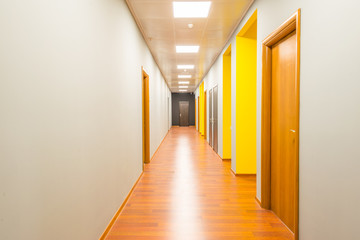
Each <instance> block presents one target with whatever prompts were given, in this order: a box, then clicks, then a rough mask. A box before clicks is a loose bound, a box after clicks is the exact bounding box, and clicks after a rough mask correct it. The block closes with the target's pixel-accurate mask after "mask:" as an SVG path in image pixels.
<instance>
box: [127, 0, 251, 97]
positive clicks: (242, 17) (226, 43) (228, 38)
mask: <svg viewBox="0 0 360 240" xmlns="http://www.w3.org/2000/svg"><path fill="white" fill-rule="evenodd" d="M126 1H127V0H126ZM254 1H255V0H252V1H251V2H250V3H249V6H248V7H247V8H246V10H245V12H244V13H243V15H242V16H241V17H240V18H239V20H238V21H237V23H236V25H235V27H234V29H233V30H232V31H231V32H230V34H229V36H228V37H227V39H226V41H225V44H224V46H223V47H222V49H221V51H220V52H219V53H218V54H217V55H216V56H215V57H214V59H213V60H212V62H211V64H210V67H209V69H208V70H207V71H206V72H205V74H204V75H203V77H202V79H201V81H200V82H199V83H198V85H196V87H195V91H194V93H195V92H196V90H197V89H198V88H199V86H200V84H201V83H202V82H203V81H204V79H205V77H206V76H207V75H208V73H209V71H210V69H211V68H212V67H213V65H214V63H215V62H216V60H217V59H218V58H219V56H220V55H221V53H222V52H223V51H224V49H225V47H226V46H227V45H228V43H229V41H230V39H231V37H232V36H233V34H234V32H235V30H236V29H237V28H238V27H239V25H240V23H241V22H242V20H243V19H244V17H245V15H246V14H247V13H248V11H249V9H250V7H251V6H252V5H253V3H254Z"/></svg>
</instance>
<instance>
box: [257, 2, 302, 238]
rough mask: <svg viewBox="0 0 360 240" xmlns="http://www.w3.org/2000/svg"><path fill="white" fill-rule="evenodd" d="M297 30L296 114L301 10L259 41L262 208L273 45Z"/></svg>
mask: <svg viewBox="0 0 360 240" xmlns="http://www.w3.org/2000/svg"><path fill="white" fill-rule="evenodd" d="M293 31H296V48H297V49H296V51H297V52H296V54H297V56H296V69H295V81H296V86H295V87H296V91H295V94H296V96H295V99H296V101H297V103H296V111H297V113H298V117H299V103H300V99H299V93H300V91H299V90H300V88H299V87H300V9H298V10H297V11H296V12H295V13H294V14H293V15H292V16H291V17H290V18H289V19H287V20H286V21H285V22H284V23H283V24H281V26H280V27H278V28H277V29H276V30H275V31H274V32H272V33H271V34H270V35H269V36H268V37H267V38H266V39H265V40H264V41H263V42H262V105H261V207H263V208H266V209H270V207H271V182H270V181H271V175H270V174H271V152H270V151H271V146H270V144H271V133H270V127H271V125H270V124H271V122H270V121H271V84H272V83H271V81H272V80H271V77H272V75H271V74H272V73H271V69H272V66H271V62H272V56H271V54H272V46H274V45H275V44H276V43H278V42H279V41H280V40H282V39H284V38H285V37H287V36H288V35H289V34H290V33H292V32H293ZM295 131H296V133H295V155H296V157H295V174H294V176H295V215H294V216H295V228H294V229H295V230H294V235H295V240H297V239H299V120H298V121H297V123H296V126H295Z"/></svg>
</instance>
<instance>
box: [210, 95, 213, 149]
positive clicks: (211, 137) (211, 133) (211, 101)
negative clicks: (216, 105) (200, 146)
mask: <svg viewBox="0 0 360 240" xmlns="http://www.w3.org/2000/svg"><path fill="white" fill-rule="evenodd" d="M212 95H213V91H212V89H211V90H210V91H209V144H210V146H211V147H212V146H213V127H212V115H213V111H212V105H213V97H212Z"/></svg>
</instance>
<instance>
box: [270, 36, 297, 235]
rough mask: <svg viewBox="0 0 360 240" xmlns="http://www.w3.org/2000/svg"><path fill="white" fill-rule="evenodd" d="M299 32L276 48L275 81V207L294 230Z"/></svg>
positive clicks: (272, 124) (277, 213)
mask: <svg viewBox="0 0 360 240" xmlns="http://www.w3.org/2000/svg"><path fill="white" fill-rule="evenodd" d="M295 65H296V34H295V32H293V33H291V34H289V35H288V36H287V37H285V38H284V39H282V40H281V41H280V42H279V43H277V44H276V45H274V46H273V47H272V71H271V72H272V73H271V74H272V77H271V79H272V83H271V85H272V86H271V130H270V132H271V140H270V141H271V150H270V152H271V180H270V181H271V193H270V195H271V203H270V204H271V210H272V211H273V212H274V213H275V214H276V215H277V216H278V217H279V218H280V219H281V220H282V221H283V222H284V223H285V224H286V225H287V226H288V228H289V229H290V230H291V231H293V232H294V225H295V216H294V214H295V162H296V147H295V142H296V141H295V133H296V131H297V125H298V113H297V100H296V96H297V94H296V85H297V83H296V78H295V74H296V72H295V70H296V68H295Z"/></svg>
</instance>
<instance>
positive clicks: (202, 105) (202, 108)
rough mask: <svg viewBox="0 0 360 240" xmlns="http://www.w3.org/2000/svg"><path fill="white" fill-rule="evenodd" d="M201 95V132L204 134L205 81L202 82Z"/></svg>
mask: <svg viewBox="0 0 360 240" xmlns="http://www.w3.org/2000/svg"><path fill="white" fill-rule="evenodd" d="M199 97H200V98H199V101H200V102H199V111H200V113H199V115H200V116H199V132H200V134H201V135H204V130H205V129H204V82H202V83H201V84H200V87H199Z"/></svg>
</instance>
